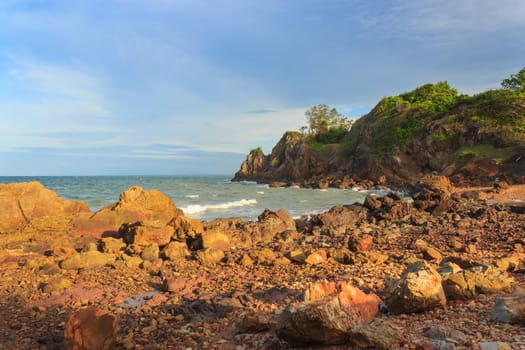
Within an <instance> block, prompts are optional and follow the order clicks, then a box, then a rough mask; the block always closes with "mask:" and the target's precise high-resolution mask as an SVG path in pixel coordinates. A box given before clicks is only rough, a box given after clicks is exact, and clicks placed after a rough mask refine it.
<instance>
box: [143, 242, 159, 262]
mask: <svg viewBox="0 0 525 350" xmlns="http://www.w3.org/2000/svg"><path fill="white" fill-rule="evenodd" d="M159 253H160V251H159V246H158V245H157V244H155V243H151V244H149V245H147V246H145V247H144V249H142V252H141V253H140V257H141V258H142V260H145V261H154V260H157V259H158V258H159Z"/></svg>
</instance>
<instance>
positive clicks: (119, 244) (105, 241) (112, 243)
mask: <svg viewBox="0 0 525 350" xmlns="http://www.w3.org/2000/svg"><path fill="white" fill-rule="evenodd" d="M100 249H101V250H102V252H104V253H112V254H117V255H120V254H122V253H123V252H124V249H126V243H124V240H122V239H121V238H113V237H104V238H102V239H101V240H100Z"/></svg>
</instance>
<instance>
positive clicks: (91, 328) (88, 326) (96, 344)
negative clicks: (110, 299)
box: [64, 307, 118, 350]
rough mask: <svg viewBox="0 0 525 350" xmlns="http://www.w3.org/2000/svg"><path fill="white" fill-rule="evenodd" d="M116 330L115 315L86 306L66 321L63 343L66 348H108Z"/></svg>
mask: <svg viewBox="0 0 525 350" xmlns="http://www.w3.org/2000/svg"><path fill="white" fill-rule="evenodd" d="M117 332H118V319H117V316H115V315H113V314H110V313H104V312H102V311H100V310H98V309H97V308H95V307H88V308H85V309H82V310H79V311H77V312H76V313H75V314H74V315H72V316H71V317H70V318H69V320H68V321H67V323H66V329H65V331H64V345H65V348H66V349H68V350H108V349H111V348H112V347H113V345H114V344H115V339H116V335H117Z"/></svg>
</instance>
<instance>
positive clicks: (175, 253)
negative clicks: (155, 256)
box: [162, 241, 190, 261]
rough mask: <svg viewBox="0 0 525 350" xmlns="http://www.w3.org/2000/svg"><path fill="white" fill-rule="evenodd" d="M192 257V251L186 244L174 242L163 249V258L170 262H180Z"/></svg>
mask: <svg viewBox="0 0 525 350" xmlns="http://www.w3.org/2000/svg"><path fill="white" fill-rule="evenodd" d="M188 256H190V250H189V249H188V246H187V245H186V243H184V242H177V241H172V242H170V243H169V244H168V245H167V246H165V247H164V249H162V257H163V258H165V259H168V260H173V261H176V260H180V259H185V258H186V257H188Z"/></svg>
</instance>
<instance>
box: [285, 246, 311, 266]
mask: <svg viewBox="0 0 525 350" xmlns="http://www.w3.org/2000/svg"><path fill="white" fill-rule="evenodd" d="M286 256H287V257H288V258H289V259H290V260H291V261H293V262H296V263H299V264H304V261H305V260H306V254H305V253H304V252H303V251H302V250H300V249H294V250H292V251H291V252H289V253H288V254H287V255H286Z"/></svg>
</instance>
